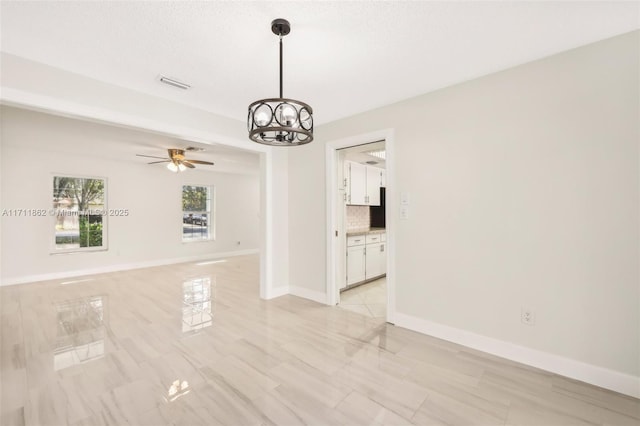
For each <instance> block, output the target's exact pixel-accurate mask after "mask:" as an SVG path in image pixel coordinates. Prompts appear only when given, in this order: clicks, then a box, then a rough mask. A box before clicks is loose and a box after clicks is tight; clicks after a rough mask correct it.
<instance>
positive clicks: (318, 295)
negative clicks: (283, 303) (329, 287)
mask: <svg viewBox="0 0 640 426" xmlns="http://www.w3.org/2000/svg"><path fill="white" fill-rule="evenodd" d="M289 294H292V295H294V296H298V297H302V298H303V299H309V300H313V301H314V302H318V303H322V304H323V305H326V304H327V294H326V293H323V292H320V291H315V290H309V289H308V288H304V287H297V286H290V287H289Z"/></svg>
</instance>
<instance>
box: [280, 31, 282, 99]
mask: <svg viewBox="0 0 640 426" xmlns="http://www.w3.org/2000/svg"><path fill="white" fill-rule="evenodd" d="M280 99H282V34H280Z"/></svg>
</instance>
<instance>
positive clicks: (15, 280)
mask: <svg viewBox="0 0 640 426" xmlns="http://www.w3.org/2000/svg"><path fill="white" fill-rule="evenodd" d="M256 253H259V250H258V249H247V250H238V251H229V252H221V253H210V254H202V255H197V256H187V257H177V258H173V259H159V260H148V261H144V262H134V263H123V264H118V265H108V266H101V267H98V268H88V269H77V270H74V271H64V272H52V273H49V274H38V275H24V276H20V277H12V278H6V279H3V280H2V282H1V283H0V286H8V285H16V284H27V283H33V282H37V281H49V280H59V279H64V278H73V277H79V276H83V275H94V274H104V273H108V272H118V271H128V270H131V269H140V268H151V267H153V266H163V265H173V264H176V263H186V262H197V261H203V260H209V259H212V260H213V259H220V258H223V257H233V256H243V255H247V254H256Z"/></svg>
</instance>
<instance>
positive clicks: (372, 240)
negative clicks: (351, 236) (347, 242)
mask: <svg viewBox="0 0 640 426" xmlns="http://www.w3.org/2000/svg"><path fill="white" fill-rule="evenodd" d="M380 242H382V234H367V244H377V243H380Z"/></svg>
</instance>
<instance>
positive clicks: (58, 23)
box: [0, 0, 640, 153]
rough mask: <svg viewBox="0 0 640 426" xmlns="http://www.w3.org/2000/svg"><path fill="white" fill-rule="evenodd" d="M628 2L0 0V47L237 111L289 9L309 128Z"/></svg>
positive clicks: (632, 11)
mask: <svg viewBox="0 0 640 426" xmlns="http://www.w3.org/2000/svg"><path fill="white" fill-rule="evenodd" d="M639 4H640V3H638V2H613V1H606V2H580V1H574V2H541V1H540V2H520V1H511V2H480V1H472V2H427V1H414V2H401V1H388V2H387V1H376V2H368V1H359V2H324V1H322V2H320V1H313V2H312V1H307V2H299V1H298V2H271V1H261V2H240V1H227V2H213V1H208V2H206V1H205V2H202V1H166V2H153V1H149V2H137V1H124V2H111V1H109V2H107V1H102V2H89V1H85V2H82V1H77V2H71V1H47V2H32V1H28V2H27V1H19V2H14V1H5V0H3V1H2V2H1V3H0V8H1V9H0V11H1V21H0V22H1V36H2V44H1V49H2V50H3V51H5V52H8V53H11V54H14V55H17V56H21V57H24V58H27V59H31V60H34V61H38V62H42V63H45V64H48V65H52V66H55V67H59V68H62V69H65V70H68V71H72V72H74V73H79V74H83V75H86V76H89V77H92V78H95V79H98V80H102V81H105V82H109V83H112V84H116V85H119V86H123V87H127V88H131V89H134V90H136V91H141V92H145V93H148V94H152V95H156V96H159V97H162V98H166V99H170V100H173V101H176V102H180V103H184V104H188V105H191V106H195V107H198V108H201V109H204V110H207V111H210V112H214V113H217V114H221V115H223V116H227V117H231V118H234V119H237V120H241V121H244V120H245V119H246V111H247V106H248V104H249V103H251V102H252V101H254V100H257V99H261V98H267V97H274V96H277V94H278V43H277V37H276V36H275V35H273V34H272V33H271V29H270V23H271V21H272V20H273V19H274V18H280V17H281V18H286V19H288V20H289V21H290V22H291V25H292V31H291V34H290V35H288V36H287V37H285V39H284V56H285V57H284V63H285V76H284V95H285V97H291V98H295V99H299V100H301V101H304V102H307V103H309V104H310V105H311V106H312V107H313V108H314V117H315V121H316V125H317V124H322V123H327V122H329V121H333V120H336V119H339V118H343V117H347V116H350V115H353V114H357V113H359V112H363V111H366V110H370V109H372V108H375V107H379V106H382V105H386V104H389V103H392V102H396V101H399V100H402V99H406V98H410V97H413V96H416V95H420V94H423V93H426V92H429V91H433V90H436V89H439V88H442V87H446V86H449V85H452V84H456V83H459V82H462V81H466V80H469V79H473V78H476V77H479V76H482V75H486V74H489V73H492V72H496V71H499V70H502V69H505V68H509V67H512V66H515V65H518V64H522V63H526V62H529V61H532V60H535V59H538V58H542V57H545V56H548V55H551V54H554V53H557V52H561V51H564V50H567V49H571V48H574V47H577V46H581V45H584V44H588V43H591V42H594V41H597V40H601V39H604V38H608V37H611V36H615V35H618V34H622V33H625V32H628V31H631V30H634V29H637V28H639V27H640V12H639V10H640V9H639ZM160 74H162V75H166V76H169V77H172V78H176V79H178V80H181V81H184V82H187V83H189V84H190V85H191V86H192V88H191V89H190V90H188V91H183V90H180V89H176V88H173V87H170V86H166V85H163V84H161V83H159V82H158V81H157V77H158V76H159V75H160ZM144 153H148V152H144Z"/></svg>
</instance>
